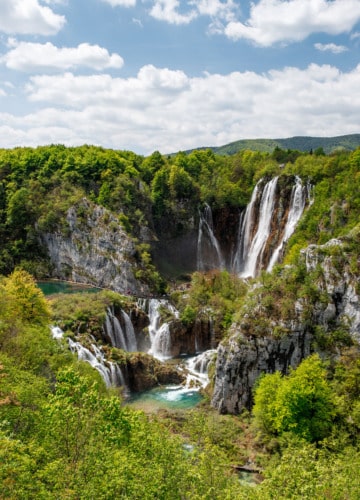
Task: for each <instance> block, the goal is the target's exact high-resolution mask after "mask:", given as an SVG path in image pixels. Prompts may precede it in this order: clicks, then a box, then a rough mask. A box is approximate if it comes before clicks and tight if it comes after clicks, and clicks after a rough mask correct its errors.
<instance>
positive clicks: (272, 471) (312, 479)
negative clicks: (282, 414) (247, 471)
mask: <svg viewBox="0 0 360 500" xmlns="http://www.w3.org/2000/svg"><path fill="white" fill-rule="evenodd" d="M359 466H360V454H359V451H358V450H357V449H354V448H348V449H345V450H344V451H342V452H340V453H339V454H334V453H331V452H329V451H328V450H327V449H326V448H319V447H316V446H315V445H313V444H309V443H306V442H304V441H301V440H298V441H292V442H291V445H290V446H289V447H288V448H287V449H286V450H285V451H284V452H283V453H282V455H281V457H279V458H278V459H277V460H276V461H275V462H274V463H273V465H272V466H271V467H270V468H269V469H268V470H267V471H266V472H265V481H264V482H263V483H262V484H261V485H260V486H259V487H258V488H256V490H257V491H256V495H255V498H264V499H266V500H267V499H279V500H289V499H292V500H300V499H301V500H302V499H306V500H313V499H314V498H319V499H320V498H321V499H325V498H329V499H344V498H348V499H351V500H355V499H357V498H359V496H360V487H359V481H358V477H357V476H358V470H359Z"/></svg>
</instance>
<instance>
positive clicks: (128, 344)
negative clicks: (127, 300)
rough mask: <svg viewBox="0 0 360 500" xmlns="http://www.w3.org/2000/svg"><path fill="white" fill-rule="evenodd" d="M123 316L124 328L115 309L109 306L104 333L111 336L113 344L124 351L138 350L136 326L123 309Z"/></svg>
mask: <svg viewBox="0 0 360 500" xmlns="http://www.w3.org/2000/svg"><path fill="white" fill-rule="evenodd" d="M121 317H122V319H123V322H124V328H122V326H121V323H120V321H119V319H118V318H117V317H116V315H115V313H114V309H113V308H111V307H108V309H107V311H106V318H105V324H104V333H105V334H106V335H107V336H108V337H109V339H110V342H111V345H112V346H113V347H117V348H118V349H123V350H124V351H136V350H137V343H136V336H135V332H134V327H133V325H132V323H131V320H130V318H129V316H128V314H127V313H126V312H125V311H123V310H121Z"/></svg>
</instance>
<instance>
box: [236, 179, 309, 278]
mask: <svg viewBox="0 0 360 500" xmlns="http://www.w3.org/2000/svg"><path fill="white" fill-rule="evenodd" d="M277 184H278V177H274V178H273V179H272V180H271V181H269V182H267V183H266V184H265V185H264V186H263V188H262V185H263V180H260V181H259V182H258V183H257V184H256V186H255V188H254V191H253V193H252V197H251V200H250V203H249V204H248V206H247V208H246V210H245V214H244V216H243V217H242V219H240V224H239V231H238V241H237V248H236V252H235V254H234V257H233V259H232V270H233V272H235V273H237V274H239V276H241V277H244V278H246V277H254V276H256V275H257V274H258V272H259V271H260V270H261V269H266V270H268V271H271V269H272V268H273V266H274V265H275V264H276V262H277V261H278V259H279V257H280V255H281V251H282V249H283V247H284V245H285V243H286V241H287V240H288V239H289V238H290V236H291V235H292V233H293V232H294V230H295V227H296V224H297V223H298V222H299V219H300V217H301V215H302V213H303V211H304V208H305V204H306V193H307V191H308V188H306V187H305V186H303V184H302V182H301V179H300V178H299V177H296V178H295V185H294V186H293V188H292V191H291V195H290V201H289V202H287V200H286V199H285V200H284V199H282V200H280V201H279V199H277V196H276V192H277ZM284 204H285V205H286V206H287V207H288V210H285V214H287V215H286V220H285V217H284V216H283V215H282V214H283V213H284ZM274 247H275V248H274ZM272 248H274V250H272V251H271V249H272ZM269 254H270V255H269Z"/></svg>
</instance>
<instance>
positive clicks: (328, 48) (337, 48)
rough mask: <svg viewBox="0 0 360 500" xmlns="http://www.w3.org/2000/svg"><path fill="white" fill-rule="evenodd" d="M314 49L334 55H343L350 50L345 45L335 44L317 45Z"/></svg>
mask: <svg viewBox="0 0 360 500" xmlns="http://www.w3.org/2000/svg"><path fill="white" fill-rule="evenodd" d="M314 47H315V49H317V50H320V52H332V53H333V54H341V53H342V52H346V51H347V50H348V48H347V47H345V46H344V45H336V44H335V43H315V44H314Z"/></svg>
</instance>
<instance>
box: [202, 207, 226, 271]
mask: <svg viewBox="0 0 360 500" xmlns="http://www.w3.org/2000/svg"><path fill="white" fill-rule="evenodd" d="M224 267H225V263H224V258H223V256H222V254H221V249H220V245H219V242H218V240H217V239H216V237H215V234H214V223H213V217H212V211H211V208H210V207H209V205H208V204H206V205H205V208H204V212H203V213H200V221H199V232H198V241H197V269H198V271H209V270H211V269H224Z"/></svg>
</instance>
